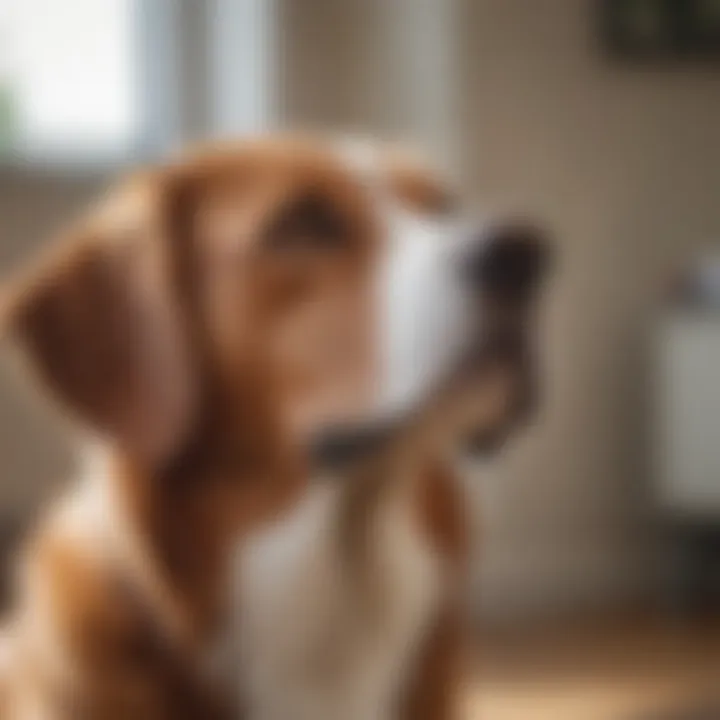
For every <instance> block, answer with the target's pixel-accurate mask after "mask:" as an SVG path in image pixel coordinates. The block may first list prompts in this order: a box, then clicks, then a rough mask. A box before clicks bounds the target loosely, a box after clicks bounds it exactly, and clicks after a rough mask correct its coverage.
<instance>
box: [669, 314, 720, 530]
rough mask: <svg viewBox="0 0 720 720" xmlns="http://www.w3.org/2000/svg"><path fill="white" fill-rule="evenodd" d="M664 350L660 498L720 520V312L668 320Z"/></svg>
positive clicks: (674, 509)
mask: <svg viewBox="0 0 720 720" xmlns="http://www.w3.org/2000/svg"><path fill="white" fill-rule="evenodd" d="M658 349H659V368H658V370H659V372H658V377H657V379H658V383H657V386H656V393H657V397H656V399H657V404H656V417H655V420H656V434H655V450H656V460H657V471H656V474H655V475H656V483H657V484H656V492H657V500H658V501H659V503H660V505H661V506H662V508H663V509H664V510H666V511H669V512H671V513H678V514H683V515H690V516H698V517H702V518H706V519H716V518H717V519H720V311H718V312H715V313H714V314H713V313H709V312H708V313H705V314H700V313H698V314H696V315H694V314H690V313H686V314H680V313H678V314H676V315H674V316H672V317H670V318H667V319H666V320H664V321H663V322H662V324H661V328H660V333H659V348H658Z"/></svg>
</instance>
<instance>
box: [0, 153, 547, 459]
mask: <svg viewBox="0 0 720 720" xmlns="http://www.w3.org/2000/svg"><path fill="white" fill-rule="evenodd" d="M543 256H544V247H543V242H542V240H541V238H540V237H539V236H538V233H537V232H536V231H535V230H534V229H532V228H530V227H526V226H521V225H517V224H514V225H508V224H497V225H492V224H487V225H486V226H484V227H471V226H469V225H468V224H467V223H465V222H463V221H462V218H461V217H460V216H459V215H458V214H457V212H456V209H455V207H454V206H453V199H452V198H451V197H450V196H449V194H448V192H447V190H446V189H445V188H444V187H443V185H442V183H439V182H438V181H437V180H436V179H434V178H433V176H432V175H431V174H429V173H427V172H425V171H422V170H420V169H419V168H417V167H414V166H412V165H411V164H409V163H407V162H405V161H400V160H399V159H398V158H390V157H389V156H388V155H387V154H386V153H384V152H381V151H379V150H378V151H376V150H371V149H367V148H366V149H364V150H363V152H361V153H358V152H356V151H355V150H352V149H348V148H345V147H337V146H335V145H332V146H330V145H327V144H323V143H315V142H310V141H298V140H287V141H272V142H270V141H253V142H248V143H246V144H242V145H239V146H236V147H223V148H221V149H218V150H207V151H203V152H201V153H199V154H197V155H194V156H189V157H187V158H185V159H183V160H182V161H180V162H178V163H176V164H174V165H172V166H168V167H165V168H160V169H158V170H155V171H151V172H149V173H147V174H146V175H144V176H142V177H139V178H137V179H135V180H133V181H132V182H131V183H129V184H128V185H126V186H125V187H123V188H121V189H120V190H119V191H115V192H113V193H111V195H110V197H109V198H108V200H107V201H106V202H105V203H103V204H102V205H101V206H100V207H99V208H98V209H97V210H96V211H94V212H93V213H91V214H90V215H89V216H88V217H87V218H86V219H84V220H83V221H82V222H81V223H80V224H79V225H78V226H77V227H76V228H75V229H73V230H72V231H71V232H70V233H69V236H68V237H67V238H66V240H65V241H63V242H62V243H61V245H60V247H59V248H58V249H57V251H56V252H55V253H53V255H52V256H51V257H49V258H46V259H45V260H44V261H43V262H41V263H40V267H38V268H34V269H32V272H31V273H30V274H29V275H28V276H25V277H23V278H22V279H21V280H20V281H18V283H17V284H16V285H15V286H14V287H13V288H11V291H10V293H9V299H8V302H7V304H6V307H5V313H6V315H5V320H6V322H8V323H9V325H10V326H11V328H13V329H14V331H15V332H16V334H17V335H18V336H19V338H20V340H21V342H22V344H23V345H24V346H25V348H26V349H27V350H28V352H29V354H30V356H31V357H32V359H33V361H34V363H35V365H36V366H37V367H38V369H39V372H40V374H41V376H42V377H43V379H44V380H45V381H46V383H47V384H48V385H49V386H50V387H51V388H52V390H53V391H54V392H55V393H56V394H57V395H58V396H59V397H60V398H61V400H62V401H63V402H64V403H65V404H66V406H68V407H70V408H71V409H72V410H73V411H74V412H75V414H76V415H77V416H79V418H80V419H81V420H82V421H84V422H85V424H87V425H89V426H90V427H91V428H92V429H93V430H95V431H96V432H99V433H101V434H103V435H104V436H106V437H107V438H108V439H109V440H111V441H112V442H113V443H115V444H116V445H117V446H119V447H120V448H121V449H122V450H123V451H124V452H127V453H130V454H132V455H133V456H135V457H137V458H139V459H141V460H142V461H143V462H147V463H162V462H168V460H169V459H170V458H171V457H173V456H174V455H176V454H177V453H178V452H180V451H181V448H183V447H184V446H185V445H186V444H187V443H189V442H191V441H192V439H193V438H194V437H196V436H197V433H198V432H200V429H201V428H204V429H205V431H207V429H208V428H210V429H211V431H212V432H213V433H215V434H217V435H218V436H222V437H223V438H224V439H225V440H226V441H228V442H229V443H230V444H232V443H233V442H237V443H238V444H239V445H240V446H242V444H243V443H245V442H246V439H245V437H246V436H247V432H248V428H252V427H257V428H263V429H264V431H265V432H264V433H263V436H264V437H272V438H283V439H284V440H285V441H288V442H291V443H294V444H295V445H297V446H302V445H303V444H309V443H311V442H312V441H313V440H314V439H315V438H317V437H318V436H319V435H321V434H323V433H324V432H325V431H326V430H328V429H338V428H351V429H353V430H354V429H358V428H372V427H378V426H379V425H381V424H384V423H387V422H396V421H399V420H402V418H404V417H407V416H408V415H411V414H413V413H416V412H418V411H419V410H420V409H421V408H422V407H423V405H424V404H425V403H426V402H428V401H429V399H430V398H431V397H432V396H433V395H434V394H435V393H438V392H441V391H442V388H443V387H445V386H446V384H447V383H448V382H453V381H454V379H457V378H461V377H468V378H470V379H472V381H473V382H471V383H470V385H477V380H478V378H481V377H485V376H487V378H488V382H492V383H495V384H497V383H498V382H503V383H505V385H504V387H505V391H506V392H505V395H504V396H503V397H504V400H503V402H502V403H500V404H499V406H498V408H497V411H496V412H493V413H489V414H488V413H487V412H479V413H478V415H477V417H475V418H473V417H472V415H473V414H472V413H471V414H470V416H468V417H467V418H466V420H465V421H464V425H465V426H464V427H463V428H462V431H463V433H465V432H466V431H470V430H473V426H474V425H477V427H475V428H474V429H475V430H477V433H475V434H477V435H478V436H479V437H480V439H484V438H487V437H490V436H495V435H497V434H499V433H502V432H504V430H505V429H506V428H507V427H508V426H509V425H510V424H512V423H513V422H514V421H515V419H516V418H517V417H518V416H519V415H520V414H521V413H522V412H523V411H524V409H525V408H526V406H527V403H528V398H529V397H530V395H531V392H530V388H531V372H530V371H531V363H530V362H529V355H528V344H527V338H528V327H527V320H528V317H529V315H528V312H529V309H530V305H531V299H532V295H533V289H534V287H535V285H536V284H537V281H538V278H539V275H540V273H541V270H542V265H543ZM497 370H500V374H499V375H498V374H497V373H496V371H497ZM485 374H486V375H485ZM470 385H469V386H468V387H470ZM253 437H254V440H253V442H256V440H257V437H259V435H258V434H257V433H256V434H255V435H254V436H253Z"/></svg>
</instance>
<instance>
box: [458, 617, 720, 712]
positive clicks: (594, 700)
mask: <svg viewBox="0 0 720 720" xmlns="http://www.w3.org/2000/svg"><path fill="white" fill-rule="evenodd" d="M481 648H482V649H481V653H480V658H479V660H478V663H477V664H478V668H477V671H476V680H475V682H474V683H473V684H472V686H471V687H470V689H469V692H468V695H467V711H466V713H465V717H467V718H470V719H472V720H475V718H478V719H482V720H720V622H714V621H713V622H711V621H707V622H696V623H692V624H690V623H680V622H671V621H669V620H667V619H666V620H664V621H661V620H647V619H644V620H633V621H630V620H624V621H622V622H617V621H616V622H611V623H607V622H605V623H600V624H596V625H593V626H585V627H577V626H576V627H572V628H568V627H566V628H554V629H548V628H546V629H542V630H536V631H532V632H526V633H518V634H514V635H511V636H509V635H505V636H502V635H494V636H492V637H490V636H488V637H486V638H483V640H482V643H481Z"/></svg>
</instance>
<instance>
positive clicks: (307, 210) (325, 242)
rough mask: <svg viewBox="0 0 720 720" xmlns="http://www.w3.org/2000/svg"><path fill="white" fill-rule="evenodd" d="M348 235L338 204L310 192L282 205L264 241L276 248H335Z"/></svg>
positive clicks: (341, 243) (343, 241)
mask: <svg viewBox="0 0 720 720" xmlns="http://www.w3.org/2000/svg"><path fill="white" fill-rule="evenodd" d="M347 238H348V227H347V222H346V219H345V218H344V217H343V215H342V212H341V211H340V209H339V208H337V207H335V206H334V205H333V203H332V202H330V201H329V200H328V199H326V198H324V197H322V196H319V195H307V196H304V197H302V198H300V199H299V200H295V201H293V202H292V203H290V204H289V205H288V206H287V207H285V208H284V209H282V210H281V211H280V213H279V214H278V215H277V216H276V218H275V219H274V220H273V221H272V222H271V223H270V225H269V227H268V229H267V232H266V236H265V242H266V245H267V246H268V247H271V248H274V249H319V250H322V249H333V248H336V247H339V246H341V245H343V244H344V243H345V241H346V240H347Z"/></svg>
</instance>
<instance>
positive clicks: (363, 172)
mask: <svg viewBox="0 0 720 720" xmlns="http://www.w3.org/2000/svg"><path fill="white" fill-rule="evenodd" d="M337 147H338V149H339V152H340V154H341V156H342V158H343V161H344V162H345V163H347V165H348V166H349V167H350V168H351V171H352V172H353V173H354V174H355V175H356V176H358V177H359V178H360V179H361V181H362V182H363V183H364V184H365V185H366V186H367V188H368V193H369V196H370V197H369V200H370V202H372V203H374V204H375V206H376V208H377V212H378V215H379V217H380V220H381V223H382V226H383V230H384V234H385V238H384V246H385V252H384V255H383V257H382V260H381V262H380V264H379V265H378V274H377V292H376V303H377V306H376V313H377V316H376V317H377V322H376V327H377V328H378V334H379V337H378V342H377V347H379V348H380V367H381V373H380V377H379V379H378V383H377V396H376V402H375V403H374V404H373V408H372V412H374V415H375V416H376V417H377V416H379V417H381V418H384V417H387V416H393V415H396V414H402V413H403V412H405V411H408V410H411V409H412V408H413V407H416V406H417V405H418V404H419V403H421V402H422V401H423V400H424V399H425V398H427V396H428V395H429V394H430V393H431V392H432V391H433V390H434V389H435V387H436V386H437V384H438V383H439V382H440V381H441V380H442V378H443V377H444V376H445V375H446V374H447V373H448V372H450V371H451V369H452V366H453V364H454V363H455V362H457V360H458V358H459V357H460V356H461V355H462V353H463V351H464V349H465V347H466V343H467V342H468V340H469V338H470V336H471V323H472V322H473V321H475V322H476V321H477V318H472V317H471V314H472V313H471V305H472V301H473V289H472V288H471V287H470V284H469V283H468V282H466V280H465V278H463V273H462V262H461V261H462V258H461V254H462V251H463V248H464V247H465V246H466V245H467V242H468V238H467V237H466V228H464V227H463V226H462V225H461V223H460V222H459V221H458V219H453V218H450V219H445V218H443V219H438V218H433V217H429V216H426V215H421V214H418V213H411V212H409V211H407V210H405V209H404V208H403V207H401V205H400V202H399V201H398V200H397V199H396V198H394V197H393V196H392V195H391V193H390V192H389V191H388V188H387V187H386V186H385V183H384V180H383V178H382V175H381V170H382V165H381V158H382V154H381V149H380V148H379V147H378V146H376V145H375V144H373V143H372V142H366V141H363V140H360V139H352V138H350V139H345V140H344V141H340V142H338V145H337Z"/></svg>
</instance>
